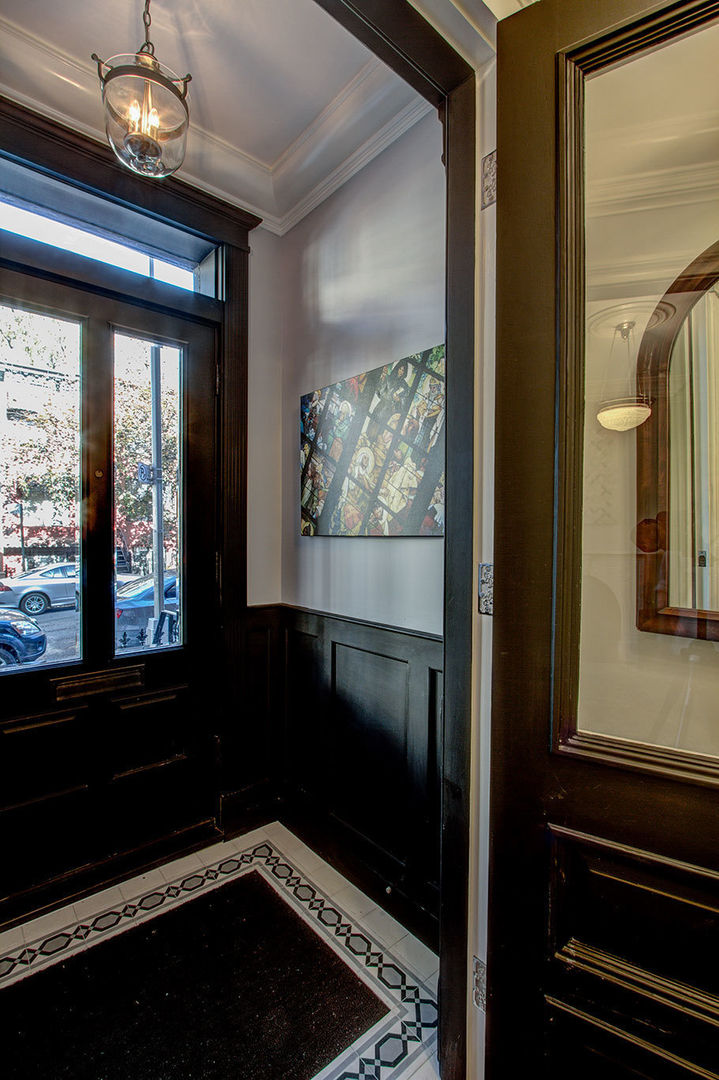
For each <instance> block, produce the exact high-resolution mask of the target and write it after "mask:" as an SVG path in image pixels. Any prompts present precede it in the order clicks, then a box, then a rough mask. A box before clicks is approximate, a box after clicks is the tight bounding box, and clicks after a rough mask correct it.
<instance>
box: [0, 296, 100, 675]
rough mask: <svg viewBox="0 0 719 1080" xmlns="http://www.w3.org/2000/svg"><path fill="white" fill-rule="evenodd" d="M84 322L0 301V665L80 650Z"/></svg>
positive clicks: (50, 660) (14, 666) (15, 667)
mask: <svg viewBox="0 0 719 1080" xmlns="http://www.w3.org/2000/svg"><path fill="white" fill-rule="evenodd" d="M80 350H81V324H80V323H79V322H77V321H74V322H73V321H71V320H69V319H65V318H62V319H60V318H57V317H55V316H54V315H45V314H39V313H37V312H33V311H25V310H22V309H20V308H14V307H12V306H10V305H7V304H0V463H1V464H0V673H3V674H8V673H10V672H14V671H26V670H28V669H29V668H33V667H35V668H36V667H39V666H41V665H47V664H56V663H62V662H64V661H68V660H76V659H78V658H79V657H80V614H79V610H78V608H79V601H80V579H79V577H78V566H79V561H78V556H79V523H80V512H79V511H80Z"/></svg>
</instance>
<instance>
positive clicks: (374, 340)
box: [248, 115, 445, 633]
mask: <svg viewBox="0 0 719 1080" xmlns="http://www.w3.org/2000/svg"><path fill="white" fill-rule="evenodd" d="M441 153H442V129H441V125H440V124H439V121H438V120H437V119H436V117H435V116H434V115H428V116H426V117H425V118H424V119H423V120H421V121H420V122H419V123H418V124H416V125H415V126H414V127H413V128H412V129H411V130H410V131H408V132H407V133H406V135H404V136H403V137H402V138H401V139H399V140H398V141H397V142H396V143H394V144H393V145H392V146H391V147H389V148H388V149H387V150H386V151H385V152H384V153H383V154H381V155H380V156H379V157H378V158H375V160H374V161H372V162H371V164H370V165H368V166H367V167H366V168H365V169H363V170H362V172H360V173H359V174H358V175H357V176H355V177H354V178H353V179H352V180H351V181H349V183H347V184H346V185H345V186H344V187H343V188H341V189H340V190H339V191H338V192H336V193H335V194H334V195H333V196H332V197H331V198H329V199H328V200H327V201H326V202H324V203H323V204H322V205H321V206H320V207H318V208H317V209H316V210H315V211H314V212H313V213H312V214H310V215H309V216H308V217H307V218H305V219H304V220H303V221H302V222H301V223H300V224H299V225H297V226H296V227H295V228H294V229H293V230H292V231H291V232H289V233H288V234H287V235H286V236H285V237H282V238H281V239H279V240H278V239H277V238H275V237H270V236H268V234H267V233H264V232H262V231H261V230H260V231H258V232H257V233H256V234H255V235H254V238H253V240H252V248H253V254H252V260H251V271H250V280H251V291H250V327H249V330H250V431H249V434H250V447H249V476H250V479H249V509H248V516H249V553H248V558H249V564H248V571H249V602H250V603H251V604H259V603H272V602H277V601H279V600H281V601H282V602H284V603H288V604H296V605H299V606H301V607H307V608H313V609H316V610H319V611H328V612H332V613H335V614H339V615H346V616H350V617H354V618H360V619H368V620H375V621H378V622H385V623H389V624H392V625H396V626H404V627H408V628H410V629H415V630H423V631H427V632H430V633H441V632H442V607H443V573H444V542H443V540H442V539H437V538H430V537H423V538H392V539H384V538H379V537H378V538H372V539H368V538H361V537H358V538H330V537H300V535H299V428H298V425H299V399H300V396H301V395H302V394H305V393H307V392H308V391H310V390H313V389H316V388H317V387H321V386H326V385H328V384H329V383H331V382H336V381H339V380H341V379H345V378H348V377H349V376H351V375H356V374H359V373H360V372H362V371H367V370H370V369H372V368H375V367H379V366H380V365H382V364H386V363H389V362H391V361H394V360H399V359H400V358H401V357H402V356H406V355H408V354H410V353H414V352H418V351H419V350H421V349H425V348H427V347H429V346H430V345H435V344H437V343H438V342H441V341H443V340H444V337H445V314H444V248H445V186H444V181H445V177H444V168H443V166H442V163H441ZM278 357H281V363H278ZM280 407H281V417H280V415H279V412H278V410H279V409H280ZM280 431H281V438H282V445H281V467H280V465H279V464H278V460H277V455H278V453H279V449H280V448H279V438H278V433H279V432H280ZM280 474H281V475H280ZM280 492H281V496H280ZM280 535H281V565H279V563H278V549H277V538H278V536H280Z"/></svg>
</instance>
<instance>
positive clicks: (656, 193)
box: [587, 161, 719, 218]
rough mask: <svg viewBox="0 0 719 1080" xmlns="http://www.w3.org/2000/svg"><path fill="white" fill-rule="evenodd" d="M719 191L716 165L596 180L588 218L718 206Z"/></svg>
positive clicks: (590, 188)
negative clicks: (708, 203) (671, 208)
mask: <svg viewBox="0 0 719 1080" xmlns="http://www.w3.org/2000/svg"><path fill="white" fill-rule="evenodd" d="M717 190H719V162H716V161H709V162H702V163H700V164H697V165H678V166H675V167H673V168H669V169H656V170H653V171H651V172H640V173H631V174H628V175H627V176H622V177H615V178H612V179H606V180H595V181H592V182H591V183H588V185H587V216H588V217H589V218H600V217H609V216H614V215H616V214H635V213H639V212H641V211H648V210H666V209H668V208H670V207H674V206H692V205H694V204H697V203H704V202H716V198H717Z"/></svg>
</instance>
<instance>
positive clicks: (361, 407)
mask: <svg viewBox="0 0 719 1080" xmlns="http://www.w3.org/2000/svg"><path fill="white" fill-rule="evenodd" d="M444 417H445V350H444V345H435V346H434V347H433V348H431V349H426V350H425V351H424V352H421V353H416V354H414V355H412V356H405V357H404V358H403V359H401V360H397V361H396V362H394V363H392V364H386V365H385V366H384V367H378V368H374V369H373V370H372V371H366V372H365V373H364V374H362V375H355V376H353V377H352V378H350V379H345V380H344V381H343V382H339V383H334V384H333V385H332V386H325V387H323V388H322V389H321V390H313V391H312V392H311V393H309V394H305V395H304V397H302V398H301V401H300V466H301V470H302V473H301V481H300V506H301V516H302V521H301V531H302V535H303V536H443V535H444Z"/></svg>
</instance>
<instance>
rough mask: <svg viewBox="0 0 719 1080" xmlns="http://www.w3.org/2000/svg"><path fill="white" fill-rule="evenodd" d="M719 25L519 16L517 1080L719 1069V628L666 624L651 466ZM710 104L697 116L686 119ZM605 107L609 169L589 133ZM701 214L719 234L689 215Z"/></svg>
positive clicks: (500, 491) (513, 319)
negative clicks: (649, 601) (692, 52)
mask: <svg viewBox="0 0 719 1080" xmlns="http://www.w3.org/2000/svg"><path fill="white" fill-rule="evenodd" d="M717 16H719V5H718V4H716V3H714V2H711V3H710V2H703V3H699V2H687V3H678V4H677V3H674V4H661V3H660V4H648V3H644V2H641V0H636V2H635V0H623V2H619V0H616V2H615V0H607V2H605V3H603V4H601V5H598V4H596V3H595V2H594V0H564V2H560V0H542V3H538V4H536V5H533V6H532V7H530V8H528V9H527V10H526V11H523V12H521V13H519V14H518V15H516V16H514V17H512V18H510V19H508V20H505V21H504V22H502V23H500V27H499V60H498V73H499V87H498V103H499V104H498V124H499V135H498V160H499V161H500V163H501V165H500V174H499V190H498V201H497V208H498V217H497V222H498V224H497V229H498V236H497V243H498V348H497V364H498V370H497V456H496V461H497V475H496V483H497V503H496V535H495V553H496V566H495V574H496V578H497V589H496V592H497V604H496V608H495V611H496V614H495V629H494V650H495V651H494V684H493V685H494V691H493V692H494V704H493V729H494V730H493V746H492V768H493V780H492V787H493V793H492V856H491V886H490V889H491V899H490V957H489V973H488V976H489V1015H488V1073H489V1076H490V1077H491V1078H492V1080H496V1078H499V1077H505V1076H506V1077H514V1076H517V1075H520V1074H521V1075H524V1074H527V1075H529V1074H530V1073H534V1074H535V1075H537V1074H538V1075H542V1076H552V1077H564V1076H570V1075H571V1076H574V1075H576V1074H577V1071H578V1070H579V1071H580V1072H581V1073H582V1074H584V1073H585V1072H586V1074H587V1075H589V1076H592V1077H594V1076H597V1077H604V1076H617V1077H630V1076H632V1077H633V1076H647V1077H649V1076H651V1077H665V1076H666V1077H680V1076H687V1077H688V1076H697V1075H699V1076H705V1077H716V1076H719V1010H718V1006H719V983H717V979H716V974H715V968H716V964H715V962H713V961H715V958H716V953H717V939H718V931H717V926H718V916H719V893H718V892H717V888H718V886H719V854H718V852H717V846H716V833H717V824H716V823H717V813H718V812H719V788H718V787H717V779H719V774H718V773H717V770H716V765H715V762H714V760H713V759H712V757H711V756H710V755H709V754H708V753H707V748H708V747H710V746H711V745H712V739H713V735H712V729H713V727H714V725H715V723H716V720H715V709H714V705H713V703H714V702H715V701H716V699H717V691H719V660H718V659H717V656H716V655H715V650H716V645H715V644H714V642H713V641H712V640H711V633H710V632H709V631H708V629H707V628H708V626H709V623H710V616H708V615H707V614H706V613H703V612H700V611H698V610H697V611H694V612H693V613H688V612H686V611H684V612H682V613H679V616H677V615H676V613H673V612H671V611H669V610H667V611H666V614H667V616H668V617H669V619H670V620H671V619H672V618H674V619H675V621H674V623H670V625H671V626H672V627H676V626H679V625H680V626H681V629H679V630H676V633H677V635H679V636H670V635H669V634H667V629H666V626H662V627H661V628H659V626H658V625H657V624H656V623H653V624H652V625H651V626H650V627H647V624H646V622H644V621H643V616H642V597H643V595H644V594H645V592H646V589H645V585H646V581H645V578H646V571H647V564H646V560H645V561H643V558H644V555H645V552H647V551H649V552H650V554H651V556H652V558H653V560H654V564H657V563H661V561H662V557H663V556H664V554H666V555H667V558H666V559H665V560H664V564H665V565H666V566H669V565H672V566H674V568H675V569H674V571H673V572H674V574H675V577H676V576H677V570H676V567H677V565H679V564H678V562H677V558H676V555H675V554H674V553H673V551H672V544H674V551H676V546H677V540H676V539H673V540H669V539H667V537H669V536H670V535H671V536H672V537H676V530H675V531H674V532H671V534H670V529H669V528H668V527H667V529H666V536H665V535H664V534H663V533H662V535H661V536H660V531H661V529H663V524H664V522H663V520H662V515H666V512H667V509H668V508H667V507H665V506H663V505H661V504H657V505H655V506H654V507H653V509H652V510H651V513H649V512H648V511H647V509H646V489H647V482H646V473H643V472H642V469H643V468H644V469H646V465H643V464H642V454H643V450H642V447H643V446H644V445H645V444H646V443H647V440H648V439H649V436H648V435H647V434H646V433H647V432H649V433H651V432H652V431H653V430H654V428H653V425H656V422H657V418H658V417H660V416H663V415H665V413H666V410H665V409H664V407H663V404H662V402H663V401H664V398H663V397H662V394H663V393H664V386H665V384H667V383H668V379H667V380H665V383H662V382H661V379H660V378H658V377H657V368H656V364H655V359H656V357H657V355H658V353H657V351H656V347H655V346H656V340H657V339H656V328H657V327H658V326H659V325H660V324H662V322H663V321H665V322H666V323H667V324H669V323H671V319H672V317H673V316H672V315H671V312H670V311H669V308H668V307H665V308H663V307H662V306H661V305H662V304H665V305H669V306H672V307H674V306H676V309H677V310H678V308H679V306H680V304H679V303H678V295H679V293H681V292H682V291H683V290H684V291H685V289H684V287H685V285H686V280H687V279H686V278H685V279H684V281H683V282H681V283H680V284H679V285H678V286H677V287H676V288H675V289H674V293H672V283H673V282H676V281H677V280H678V279H677V272H676V266H677V265H678V266H679V267H680V268H681V267H682V266H687V265H688V263H689V259H688V258H686V259H685V260H684V262H682V259H683V258H684V255H685V252H683V251H682V250H681V243H685V244H687V245H689V247H691V246H692V244H693V245H694V246H698V245H699V244H700V239H699V238H700V237H702V236H704V234H706V236H705V240H706V243H705V244H704V247H709V246H710V245H711V244H713V243H714V242H715V241H716V239H717V236H716V235H713V229H714V225H713V224H712V222H713V221H714V218H713V217H712V214H714V213H715V206H714V207H713V208H712V206H711V200H710V199H707V200H706V201H705V200H703V196H702V194H701V183H700V181H699V173H701V172H702V170H703V171H704V172H705V173H709V172H710V171H711V169H712V168H715V167H717V168H719V143H718V142H717V140H716V129H717V124H718V123H719V101H715V95H714V89H713V87H714V83H715V81H716V80H715V77H712V79H711V87H710V91H707V93H706V94H704V93H694V94H691V93H689V92H688V90H687V87H689V85H690V83H691V78H693V77H694V76H695V74H696V72H695V67H696V66H697V65H695V64H693V63H689V62H688V61H687V60H686V59H684V60H682V61H681V62H680V63H678V65H676V70H672V74H671V76H670V77H666V78H665V79H664V80H662V78H661V77H658V78H656V77H654V76H652V77H650V76H648V75H647V74H646V72H647V70H648V66H649V67H650V66H651V65H647V64H646V63H645V60H646V58H647V57H650V58H652V63H653V62H654V59H655V58H656V57H658V56H659V53H660V50H661V49H662V48H664V49H665V50H666V51H665V53H664V55H665V56H667V57H668V56H669V55H670V52H671V55H679V53H680V52H681V51H682V49H684V48H685V46H687V47H689V46H692V45H693V44H697V43H701V40H702V39H701V37H700V35H701V34H702V33H704V32H711V33H714V32H715V31H714V29H713V27H712V28H711V31H708V30H707V29H706V28H707V27H710V24H711V23H712V21H713V20H714V21H715V20H716V18H717ZM675 43H679V44H680V45H681V49H679V50H678V51H677V50H674V44H675ZM672 50H674V51H672ZM634 64H638V65H639V67H638V68H637V69H636V70H641V71H642V72H643V74H644V78H643V79H641V80H640V85H639V87H638V88H637V89H635V90H634V91H632V93H631V94H630V93H629V91H628V90H627V89H626V86H625V85H624V83H626V81H627V80H628V79H629V78H630V76H631V72H632V67H633V65H634ZM682 73H683V74H682ZM615 75H616V76H617V79H616V80H615V78H614V76H615ZM603 79H604V80H606V81H605V82H604V83H603V84H602V80H603ZM593 80H594V81H593ZM619 83H622V86H620V88H619V90H618V91H617V92H616V93H615V90H614V89H612V87H617V86H618V85H619ZM602 85H603V86H604V87H609V88H610V89H609V92H608V93H607V95H606V100H605V101H604V102H599V99H600V98H601V94H599V95H598V94H597V93H596V92H595V91H598V90H599V88H600V87H601V86H602ZM652 89H654V94H652ZM622 95H624V96H622ZM683 99H684V100H689V99H691V100H690V104H691V109H692V111H691V114H690V113H689V112H686V113H685V114H681V115H671V110H672V109H673V108H674V109H675V110H676V107H677V103H678V102H681V101H682V100H683ZM598 102H599V105H601V108H600V107H599V105H598V104H597V103H598ZM585 106H586V107H587V108H588V112H587V113H586V116H585ZM654 106H656V109H655V112H654V114H652V111H651V110H652V108H653V107H654ZM687 108H688V106H687ZM602 109H604V116H603V125H604V126H603V129H602V130H603V136H602V139H603V141H602V140H599V142H600V143H601V147H600V150H601V153H598V150H597V146H598V144H595V143H592V138H591V137H590V136H588V135H587V128H586V126H585V124H586V123H588V122H589V119H591V118H592V117H594V118H595V119H596V116H597V115H598V113H601V110H602ZM637 110H639V112H638V113H637ZM642 110H643V112H642ZM700 112H701V113H702V116H703V119H702V121H701V123H700V122H699V120H698V116H699V113H700ZM651 116H653V120H651V122H650V118H651ZM638 117H639V118H638ZM593 122H594V120H592V123H593ZM633 125H634V126H633ZM700 127H701V129H702V130H703V131H704V134H705V136H707V133H708V132H709V131H713V132H714V136H713V137H711V136H707V141H706V142H705V143H704V144H703V145H702V147H701V150H700V149H699V143H700V142H701V137H700V136H699V134H698V132H699V128H700ZM691 137H696V140H698V141H696V142H695V144H694V151H695V154H694V156H693V157H692V156H691V155H688V154H686V155H685V154H683V153H680V152H679V148H681V147H682V146H684V145H685V144H686V140H688V139H690V138H691ZM623 140H624V142H623ZM672 140H673V141H672ZM624 143H626V147H625V146H624ZM667 145H668V147H669V153H668V155H667V158H666V159H665V160H664V161H663V162H662V161H661V160H659V159H657V158H656V157H652V155H656V154H659V153H661V152H662V151H666V149H667ZM627 147H628V149H627ZM673 150H674V151H676V152H673ZM702 155H705V157H706V158H707V160H705V157H702ZM610 166H611V167H612V168H614V172H608V173H607V175H603V174H602V170H603V169H604V170H609V169H610ZM620 173H621V175H620ZM679 173H681V175H682V182H681V184H678V183H677V181H678V177H679ZM602 185H603V186H602ZM680 188H681V190H680ZM714 196H715V192H714ZM714 203H716V200H715V198H714ZM700 204H704V206H705V207H706V208H708V212H709V219H710V220H709V224H706V220H704V222H703V224H701V225H699V226H697V228H696V229H695V232H696V236H693V235H691V230H690V229H689V227H688V226H687V225H686V222H685V223H684V225H681V221H680V219H681V216H682V214H685V213H686V212H687V210H688V208H689V207H692V206H693V207H697V206H699V205H700ZM585 211H586V214H585ZM659 213H662V214H671V215H674V216H673V217H672V218H671V227H670V224H666V225H664V224H659V225H657V221H660V222H661V221H664V219H663V218H658V217H657V216H656V215H657V214H659ZM677 222H679V223H680V225H677ZM640 226H641V228H640ZM718 228H719V223H718ZM642 230H643V231H642ZM710 234H711V235H710ZM662 239H663V240H665V241H666V242H665V244H664V245H663V247H662V245H661V244H660V243H659V241H661V240H662ZM622 250H623V251H624V252H625V254H628V256H631V259H630V260H629V261H627V260H625V261H624V262H623V261H622V259H621V258H620V254H619V253H620V252H621V251H622ZM697 254H699V252H697ZM695 277H696V275H695ZM705 284H706V283H705ZM710 284H711V283H710ZM693 287H694V288H695V289H696V290H697V291H698V286H697V285H696V281H694V283H693ZM672 297H673V299H672ZM665 316H666V318H665ZM612 320H613V321H612ZM629 323H633V324H634V325H633V326H631V327H629V326H628V324H629ZM605 324H606V325H605ZM646 335H649V336H648V337H647V336H646ZM643 348H644V349H645V351H646V354H647V355H648V357H649V360H648V363H647V365H645V368H642V362H641V358H642V349H643ZM652 364H654V366H652ZM662 370H663V371H664V370H665V369H662ZM667 370H668V369H667ZM647 372H648V373H649V375H650V376H651V379H650V380H649V382H646V381H643V380H644V379H645V376H646V375H647ZM617 374H618V375H619V381H620V382H621V383H622V384H623V387H624V392H623V393H622V394H621V395H620V394H619V392H618V391H615V390H614V389H613V388H610V387H609V386H608V385H607V384H608V382H609V381H611V379H613V378H614V377H615V376H616V375H617ZM705 383H706V377H705ZM518 387H519V388H523V391H522V392H518ZM619 396H622V397H624V398H633V399H637V400H634V401H633V402H632V403H631V404H632V405H637V404H640V405H642V406H643V405H646V406H647V408H645V409H643V412H644V413H645V414H646V412H647V411H648V412H649V414H650V415H649V419H647V418H646V415H645V418H644V420H643V423H645V425H646V426H645V427H644V428H642V425H641V424H640V425H639V427H638V428H637V429H636V430H635V429H632V428H628V429H625V430H621V429H618V428H616V427H615V428H614V429H612V428H606V427H605V426H604V424H603V420H602V418H601V417H600V415H599V414H600V413H601V412H602V410H603V408H604V406H606V405H609V404H611V403H612V402H613V401H614V400H615V399H616V398H617V397H619ZM689 396H691V395H689ZM639 399H641V400H639ZM624 404H625V405H626V404H627V402H626V401H625V402H624ZM674 409H675V414H676V412H677V407H676V406H674ZM698 415H699V414H697V416H698ZM692 423H694V421H690V422H689V423H688V425H687V426H691V424H692ZM701 423H703V420H702V421H701ZM696 425H697V426H699V425H700V420H699V419H697V420H696ZM675 442H676V436H675ZM652 445H653V446H656V445H657V440H656V437H654V436H652ZM696 445H697V446H698V445H699V443H697V444H696ZM692 453H694V451H692ZM670 464H671V463H670V461H669V456H665V458H663V459H660V458H658V457H657V455H656V453H655V455H654V458H653V459H652V462H651V466H652V468H654V469H655V471H657V472H659V473H660V474H661V473H662V470H664V469H666V468H668V467H669V466H670ZM679 467H680V468H681V469H683V470H684V472H683V474H682V475H685V476H690V475H691V472H692V470H691V463H690V462H689V458H687V459H686V460H685V461H684V462H680V466H679ZM674 468H675V473H674V476H675V480H674V487H675V489H676V486H677V479H676V477H677V476H678V475H679V474H678V473H677V471H676V469H677V466H676V463H674ZM695 475H699V473H696V474H695ZM664 486H666V485H663V480H662V481H661V482H659V483H655V485H654V489H653V490H654V491H655V492H656V491H662V490H664ZM680 502H681V500H680ZM675 505H678V504H676V503H675ZM696 506H698V503H696ZM692 512H694V511H692ZM675 513H676V510H675ZM652 522H653V524H652ZM652 545H653V546H652ZM657 553H659V554H657ZM670 554H671V559H672V560H673V561H671V560H670ZM705 555H706V552H705ZM707 557H708V556H707ZM662 572H663V571H662ZM683 572H684V574H685V578H686V580H687V581H689V582H690V585H691V582H692V580H693V579H692V574H691V573H688V572H687V571H686V566H684V567H683ZM695 576H696V575H695ZM662 580H663V579H662ZM658 585H659V578H658V577H657V578H655V586H658ZM662 587H664V586H663V584H662ZM676 595H679V594H676ZM691 595H697V592H696V590H695V591H694V593H692V591H691V588H690V587H688V588H685V589H684V591H683V592H682V593H681V596H682V597H687V596H691ZM681 602H682V603H686V601H685V600H682V601H681ZM662 603H663V604H664V607H665V608H667V609H668V608H669V607H671V601H664V600H663V601H662ZM676 603H677V604H678V603H679V601H678V600H677V601H676ZM660 606H661V605H660ZM692 631H693V632H692ZM672 632H673V631H672ZM687 637H690V638H692V640H690V641H688V640H687ZM518 1025H521V1029H522V1039H521V1040H518V1039H517V1028H518Z"/></svg>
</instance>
